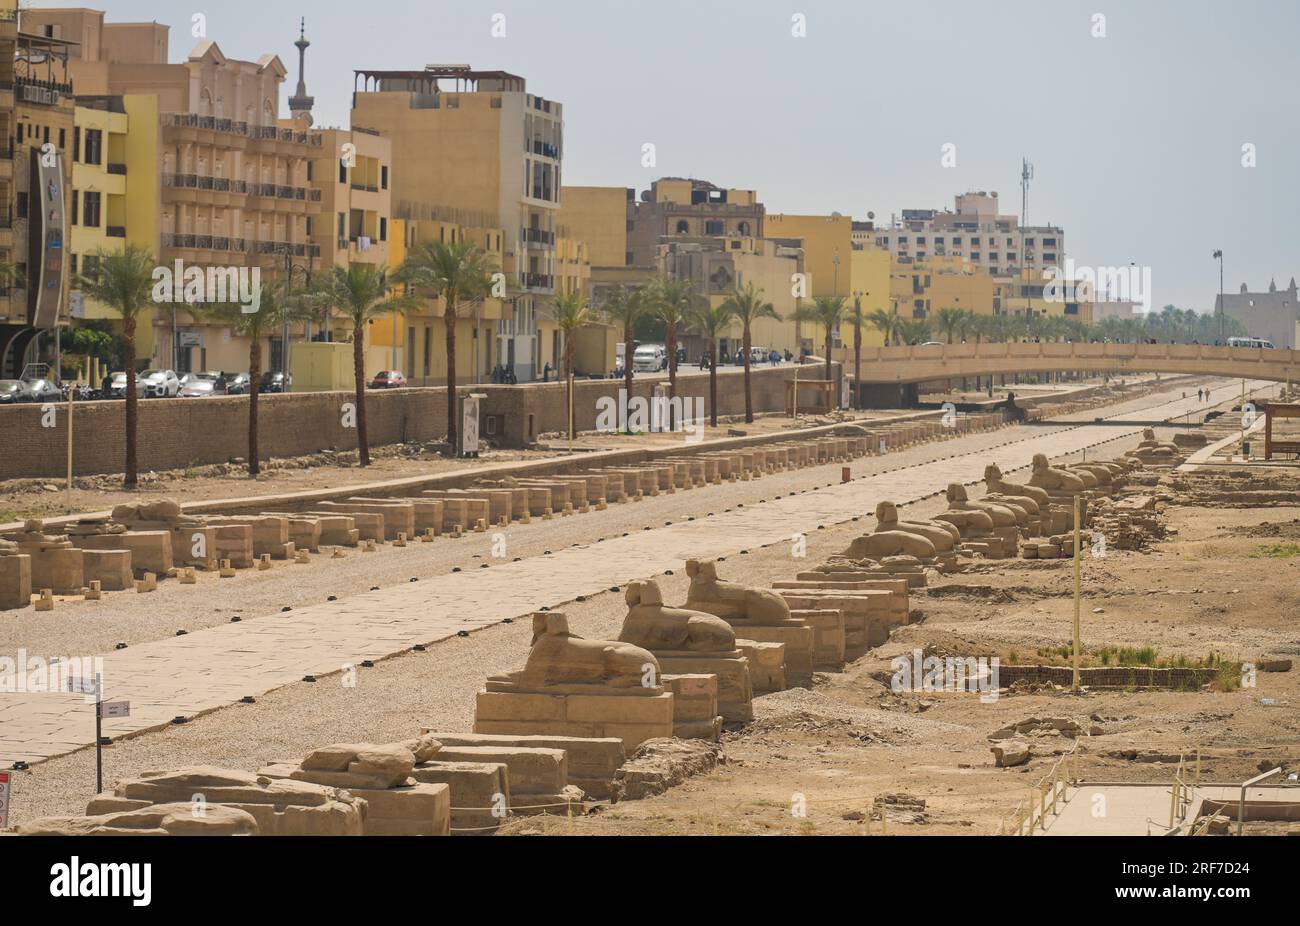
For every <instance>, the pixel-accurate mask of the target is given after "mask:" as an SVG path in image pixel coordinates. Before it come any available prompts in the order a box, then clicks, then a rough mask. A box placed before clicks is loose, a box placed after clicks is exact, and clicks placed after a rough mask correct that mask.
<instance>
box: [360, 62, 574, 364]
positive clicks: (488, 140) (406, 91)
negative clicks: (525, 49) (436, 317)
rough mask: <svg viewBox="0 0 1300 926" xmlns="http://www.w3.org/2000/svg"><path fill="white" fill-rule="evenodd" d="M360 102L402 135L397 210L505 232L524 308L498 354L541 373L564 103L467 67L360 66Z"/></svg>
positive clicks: (506, 262) (382, 126)
mask: <svg viewBox="0 0 1300 926" xmlns="http://www.w3.org/2000/svg"><path fill="white" fill-rule="evenodd" d="M352 99H353V107H352V124H353V125H354V126H364V127H366V128H369V129H373V130H376V131H379V132H382V133H384V134H385V135H387V136H388V137H389V138H390V139H391V140H392V153H393V201H394V209H395V211H396V213H397V214H413V213H409V212H408V210H411V209H416V208H419V207H421V206H424V205H431V204H436V205H437V206H438V207H439V208H440V209H444V210H448V211H449V212H450V213H451V214H453V216H454V218H453V220H454V221H456V222H458V223H460V224H463V225H465V226H467V227H493V228H500V229H501V230H502V232H503V233H504V235H505V243H504V248H503V250H502V252H501V256H502V271H503V272H504V273H505V274H506V277H507V281H508V284H509V287H510V294H509V298H510V300H511V302H512V304H513V306H514V311H513V312H511V313H510V314H509V315H508V317H506V318H504V319H502V320H501V321H500V322H499V323H498V325H497V327H496V332H495V337H496V340H497V345H496V348H495V355H496V357H498V358H499V362H500V363H502V364H504V365H506V366H508V367H510V368H511V369H513V370H514V372H515V375H516V376H517V377H518V379H519V380H520V381H526V380H530V379H534V378H540V373H541V369H542V366H543V361H541V360H540V359H539V357H538V356H537V350H538V348H539V344H538V341H539V338H538V319H539V318H540V315H541V308H542V306H543V305H544V304H545V302H546V301H547V300H548V299H549V297H550V296H551V295H553V294H554V292H555V258H556V247H555V245H556V237H557V235H556V212H557V211H558V209H559V203H560V170H561V163H562V158H563V152H564V108H563V106H562V105H561V104H560V103H557V102H556V101H554V100H549V99H546V98H544V97H541V96H537V95H535V94H532V93H529V92H527V88H526V82H525V80H524V78H522V77H519V76H517V75H514V74H509V73H507V72H505V71H477V70H473V69H472V68H469V67H467V66H464V65H429V66H428V67H426V68H424V69H423V70H420V71H390V70H383V71H358V72H356V83H355V87H354V93H353V96H352ZM488 372H490V367H489V368H488Z"/></svg>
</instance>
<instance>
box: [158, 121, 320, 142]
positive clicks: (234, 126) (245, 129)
mask: <svg viewBox="0 0 1300 926" xmlns="http://www.w3.org/2000/svg"><path fill="white" fill-rule="evenodd" d="M163 125H164V126H168V127H171V128H178V129H202V130H204V131H208V132H221V133H223V134H227V135H241V136H243V137H245V138H251V139H253V140H255V141H280V142H287V143H290V144H295V145H309V146H311V147H313V148H319V147H320V146H321V144H322V136H321V135H320V133H318V132H301V131H298V130H297V129H281V128H277V127H276V126H273V125H249V124H248V123H247V122H241V121H239V120H236V119H219V118H217V117H216V116H200V115H198V114H196V113H164V114H163Z"/></svg>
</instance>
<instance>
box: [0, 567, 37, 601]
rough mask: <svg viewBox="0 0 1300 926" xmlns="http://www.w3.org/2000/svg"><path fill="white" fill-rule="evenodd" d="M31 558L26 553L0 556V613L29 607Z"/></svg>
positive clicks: (30, 599) (30, 598) (30, 597)
mask: <svg viewBox="0 0 1300 926" xmlns="http://www.w3.org/2000/svg"><path fill="white" fill-rule="evenodd" d="M31 603H32V558H31V556H29V555H28V554H26V553H11V554H8V555H3V554H0V611H10V610H17V609H18V608H27V607H30V606H31Z"/></svg>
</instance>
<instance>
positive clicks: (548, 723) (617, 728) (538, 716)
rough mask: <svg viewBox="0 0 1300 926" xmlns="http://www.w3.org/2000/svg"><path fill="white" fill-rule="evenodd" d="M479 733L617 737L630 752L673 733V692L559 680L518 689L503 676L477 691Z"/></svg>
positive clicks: (476, 725) (476, 724)
mask: <svg viewBox="0 0 1300 926" xmlns="http://www.w3.org/2000/svg"><path fill="white" fill-rule="evenodd" d="M474 732H475V733H503V734H511V733H516V734H529V735H547V736H583V737H608V736H613V737H617V738H618V739H621V740H622V741H623V746H624V748H626V749H627V750H629V751H631V750H633V749H635V748H636V747H637V746H639V745H641V744H642V743H644V742H645V741H646V740H648V739H655V738H656V737H664V736H666V737H671V736H672V735H673V696H672V693H671V692H669V691H665V690H664V689H663V688H662V687H656V688H625V689H624V688H610V687H608V686H604V685H560V686H555V687H554V688H551V689H548V690H547V691H545V692H538V691H525V690H521V689H519V688H518V687H517V686H516V685H515V684H514V683H513V682H512V681H510V679H508V678H506V677H504V676H496V677H492V678H489V679H488V681H487V690H486V691H480V692H479V693H478V698H477V702H476V705H475V710H474Z"/></svg>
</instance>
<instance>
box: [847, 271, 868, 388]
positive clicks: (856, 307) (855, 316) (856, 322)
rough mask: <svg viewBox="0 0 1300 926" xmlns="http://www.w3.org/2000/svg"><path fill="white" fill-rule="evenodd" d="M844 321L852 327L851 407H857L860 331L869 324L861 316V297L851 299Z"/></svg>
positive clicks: (859, 378)
mask: <svg viewBox="0 0 1300 926" xmlns="http://www.w3.org/2000/svg"><path fill="white" fill-rule="evenodd" d="M846 321H847V322H848V323H849V324H850V325H851V326H852V327H853V407H854V408H858V407H859V404H860V402H859V398H858V384H859V383H861V382H862V329H863V327H864V326H865V325H867V324H869V322H868V321H867V319H866V317H865V316H863V314H862V296H861V295H855V296H854V297H853V311H852V312H851V313H849V316H848V318H847V319H846Z"/></svg>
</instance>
